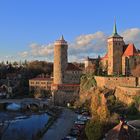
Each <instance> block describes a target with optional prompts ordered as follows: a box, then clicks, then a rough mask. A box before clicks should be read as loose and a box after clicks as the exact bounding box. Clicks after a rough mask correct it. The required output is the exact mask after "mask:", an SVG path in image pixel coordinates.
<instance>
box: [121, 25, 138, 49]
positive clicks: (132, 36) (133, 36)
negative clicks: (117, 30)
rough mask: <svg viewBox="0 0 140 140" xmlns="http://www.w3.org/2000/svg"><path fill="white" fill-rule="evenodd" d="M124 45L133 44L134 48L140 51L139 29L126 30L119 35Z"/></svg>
mask: <svg viewBox="0 0 140 140" xmlns="http://www.w3.org/2000/svg"><path fill="white" fill-rule="evenodd" d="M121 35H122V36H123V37H124V40H125V42H126V43H134V44H135V46H136V48H139V49H140V29H139V28H132V29H127V30H126V31H124V32H123V33H122V34H121Z"/></svg>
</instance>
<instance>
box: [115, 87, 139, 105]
mask: <svg viewBox="0 0 140 140" xmlns="http://www.w3.org/2000/svg"><path fill="white" fill-rule="evenodd" d="M136 95H137V96H138V95H140V87H137V88H132V87H120V86H118V87H117V88H116V91H115V96H116V97H117V98H118V99H119V100H120V101H122V102H123V103H125V104H127V105H129V104H131V103H132V102H133V100H134V98H133V97H134V96H136Z"/></svg>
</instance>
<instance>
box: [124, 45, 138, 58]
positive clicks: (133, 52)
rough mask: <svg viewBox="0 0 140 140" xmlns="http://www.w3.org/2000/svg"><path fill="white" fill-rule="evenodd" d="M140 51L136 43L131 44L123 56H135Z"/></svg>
mask: <svg viewBox="0 0 140 140" xmlns="http://www.w3.org/2000/svg"><path fill="white" fill-rule="evenodd" d="M137 54H138V52H137V50H136V48H135V46H134V44H129V45H128V46H127V48H126V50H125V52H124V54H123V56H134V55H137Z"/></svg>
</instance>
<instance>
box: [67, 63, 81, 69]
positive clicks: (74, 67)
mask: <svg viewBox="0 0 140 140" xmlns="http://www.w3.org/2000/svg"><path fill="white" fill-rule="evenodd" d="M66 71H82V70H81V69H80V68H79V67H78V66H76V65H74V64H72V63H68V66H67V68H66Z"/></svg>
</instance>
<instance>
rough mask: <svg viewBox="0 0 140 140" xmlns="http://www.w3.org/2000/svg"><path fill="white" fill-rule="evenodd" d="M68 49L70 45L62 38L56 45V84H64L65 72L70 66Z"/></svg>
mask: <svg viewBox="0 0 140 140" xmlns="http://www.w3.org/2000/svg"><path fill="white" fill-rule="evenodd" d="M67 49H68V44H67V42H66V41H65V40H64V38H63V36H62V37H61V39H60V40H57V41H56V42H55V44H54V70H53V73H54V80H53V83H54V84H63V83H64V72H65V70H66V67H67V64H68V58H67Z"/></svg>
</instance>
